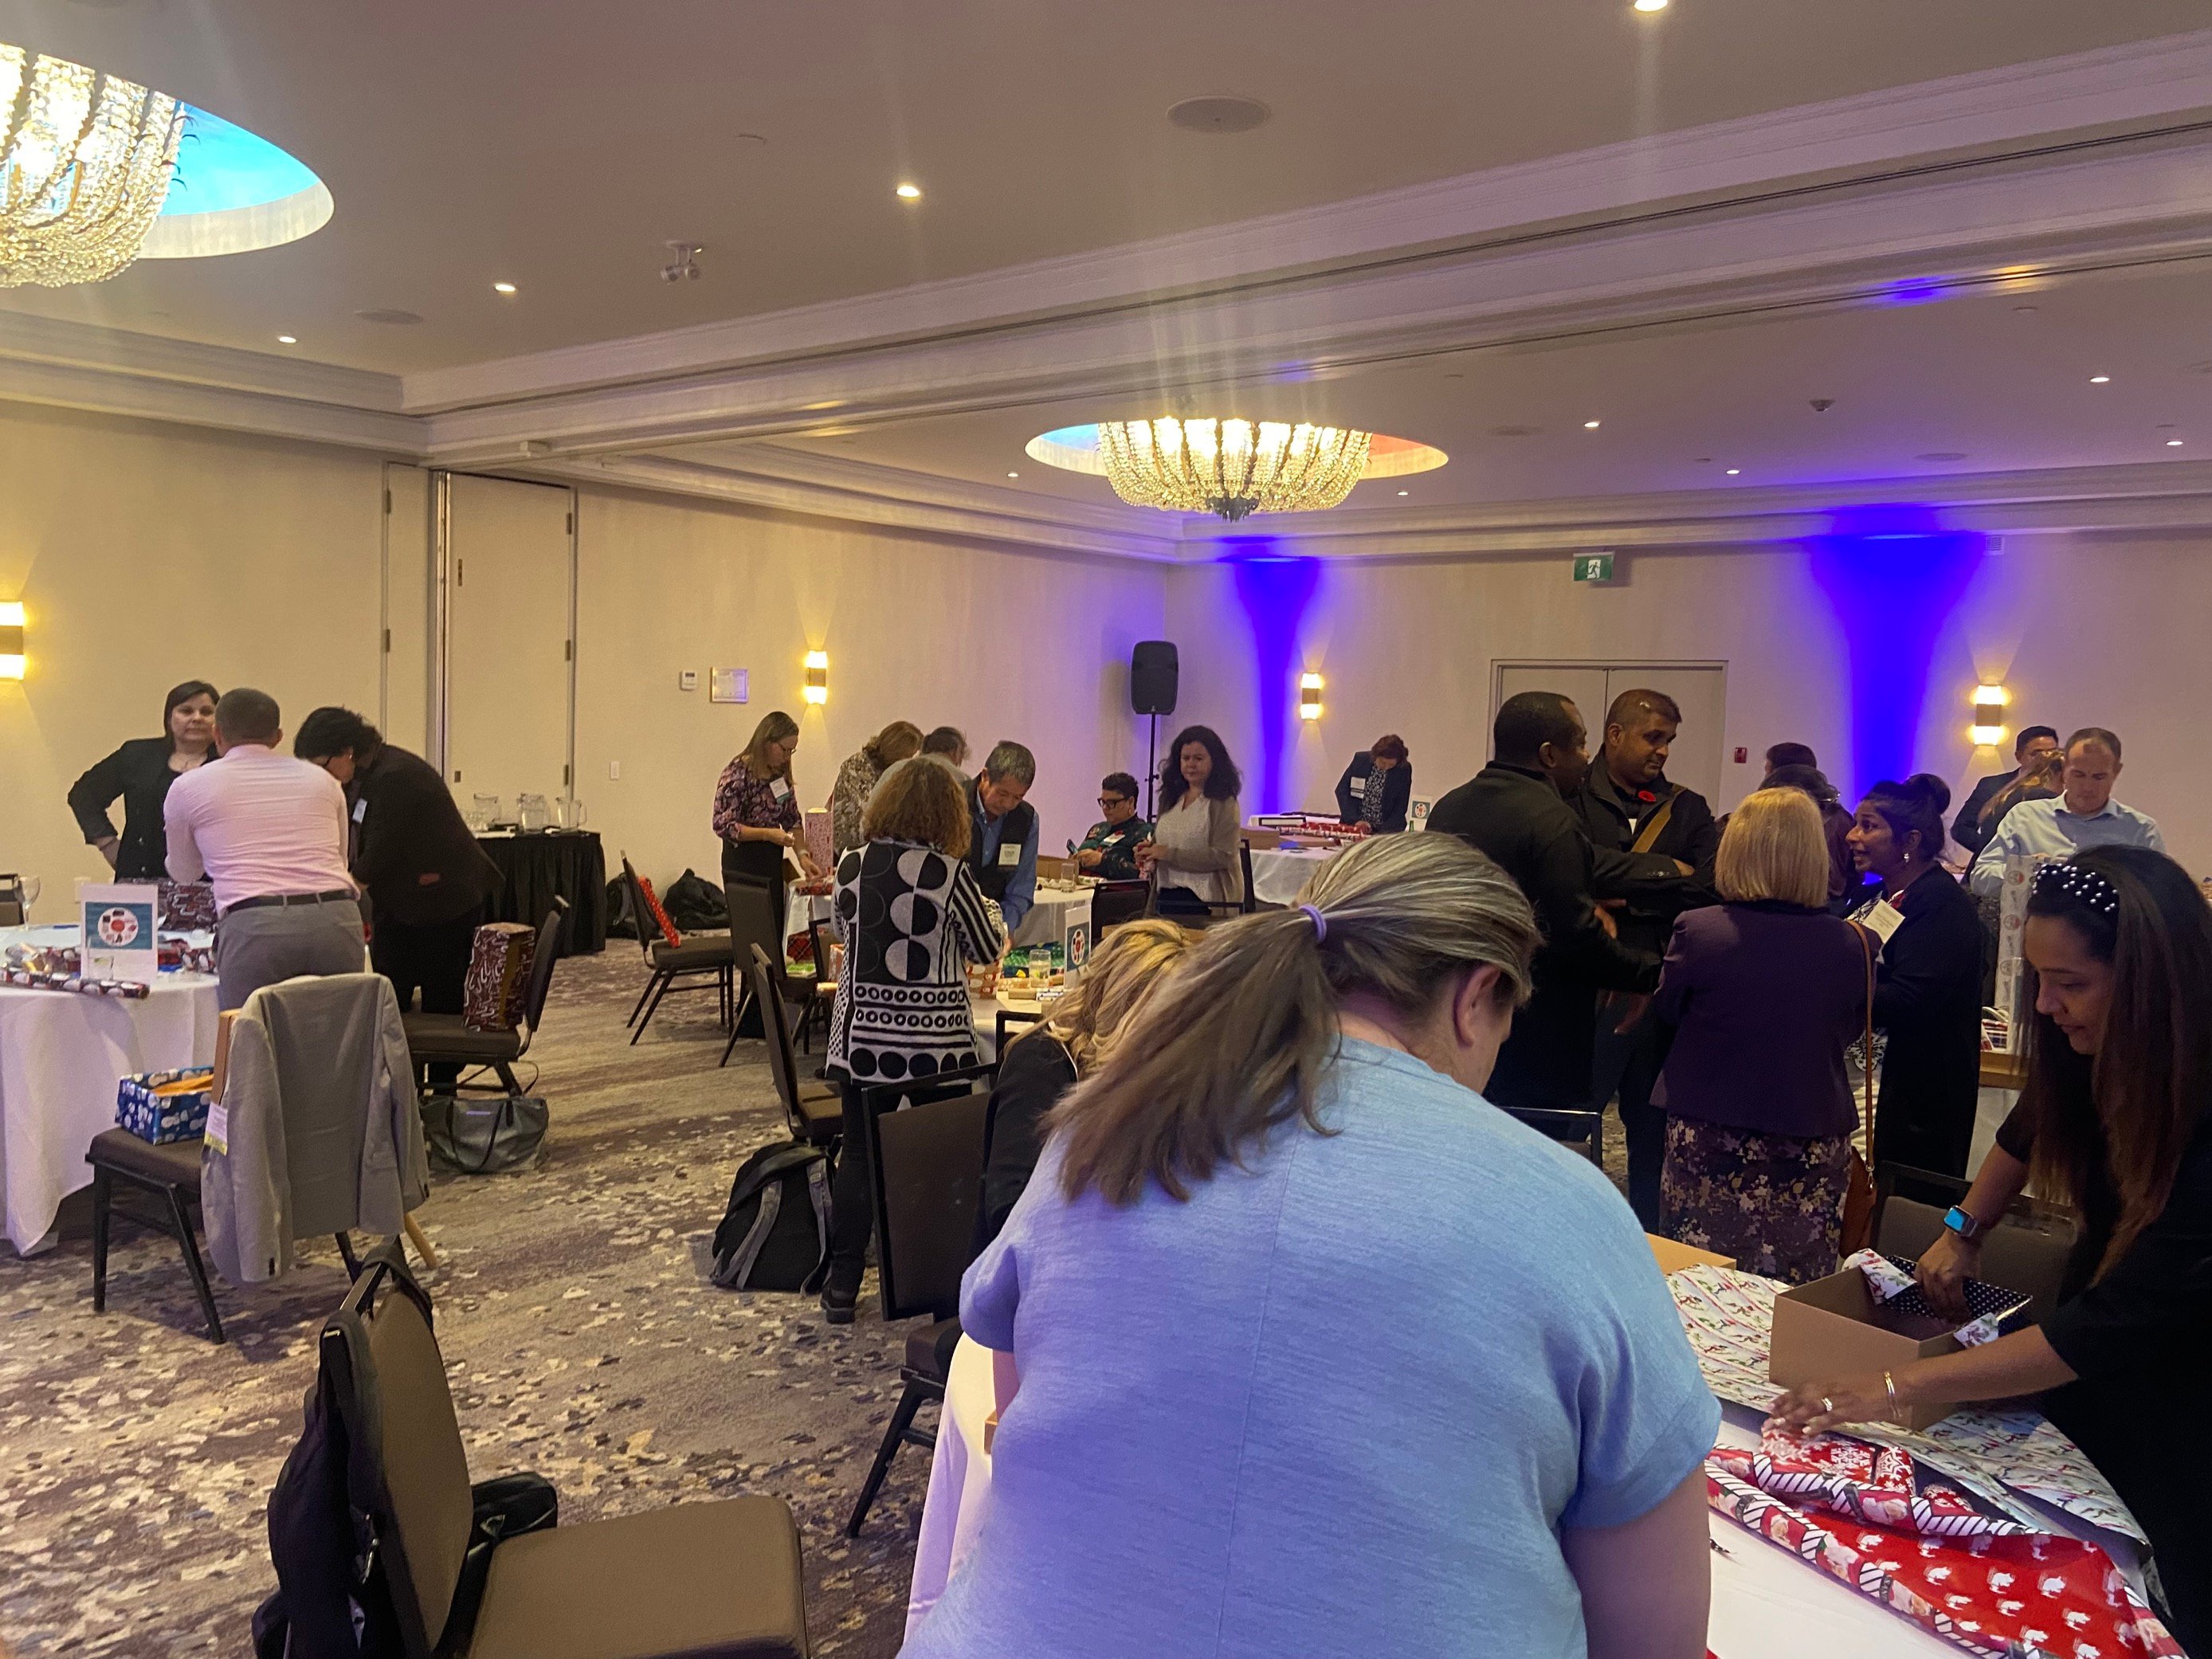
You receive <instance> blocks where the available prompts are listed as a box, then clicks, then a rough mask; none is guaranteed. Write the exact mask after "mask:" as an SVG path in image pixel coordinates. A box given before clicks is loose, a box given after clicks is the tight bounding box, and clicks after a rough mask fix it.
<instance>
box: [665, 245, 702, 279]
mask: <svg viewBox="0 0 2212 1659" xmlns="http://www.w3.org/2000/svg"><path fill="white" fill-rule="evenodd" d="M663 246H665V247H666V248H667V249H668V251H669V252H671V254H673V255H674V256H675V258H671V260H670V261H669V262H668V263H667V264H665V265H663V266H661V268H660V280H661V281H662V282H664V283H680V282H682V281H684V279H685V278H686V277H689V278H690V280H691V281H693V282H695V283H696V282H697V281H698V280H699V256H700V255H701V254H702V253H704V252H706V251H707V245H706V244H705V243H704V242H668V243H665V244H664V245H663Z"/></svg>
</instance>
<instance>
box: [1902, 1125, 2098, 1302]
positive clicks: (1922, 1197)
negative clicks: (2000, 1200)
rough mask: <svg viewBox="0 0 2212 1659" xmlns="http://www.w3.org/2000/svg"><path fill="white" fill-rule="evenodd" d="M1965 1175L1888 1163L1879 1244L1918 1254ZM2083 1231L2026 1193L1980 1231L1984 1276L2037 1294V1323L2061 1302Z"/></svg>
mask: <svg viewBox="0 0 2212 1659" xmlns="http://www.w3.org/2000/svg"><path fill="white" fill-rule="evenodd" d="M1968 1184H1969V1183H1967V1182H1964V1181H1961V1180H1960V1179H1959V1178H1958V1177H1957V1176H1948V1175H1939V1174H1937V1173H1936V1171H1934V1170H1916V1169H1913V1168H1911V1166H1909V1165H1907V1164H1883V1165H1882V1166H1881V1169H1880V1170H1878V1171H1877V1173H1876V1176H1875V1212H1874V1247H1875V1249H1878V1250H1880V1251H1881V1253H1882V1254H1883V1255H1897V1256H1905V1257H1908V1258H1916V1259H1917V1257H1918V1256H1919V1255H1920V1254H1921V1252H1922V1251H1923V1250H1925V1249H1927V1248H1928V1247H1929V1245H1930V1244H1932V1243H1935V1242H1936V1240H1937V1239H1938V1238H1941V1237H1942V1236H1943V1217H1944V1215H1945V1214H1946V1213H1947V1212H1948V1211H1949V1210H1950V1208H1951V1206H1953V1205H1954V1204H1957V1203H1960V1202H1961V1201H1962V1200H1964V1199H1965V1198H1966V1189H1967V1187H1968ZM2079 1238H2080V1232H2079V1223H2078V1220H2077V1218H2075V1213H2074V1212H2073V1211H2072V1210H2071V1209H2069V1208H2068V1207H2067V1206H2065V1205H2063V1204H2054V1203H2052V1202H2051V1201H2049V1200H2045V1199H2037V1198H2030V1197H2027V1196H2026V1195H2025V1194H2023V1195H2022V1196H2021V1197H2019V1198H2015V1200H2013V1201H2012V1202H2011V1204H2010V1205H2008V1206H2007V1207H2006V1209H2005V1212H2004V1214H2003V1215H2002V1216H2001V1217H2000V1218H1998V1220H1997V1224H1996V1225H1995V1226H1994V1227H1991V1228H1990V1230H1989V1231H1987V1232H1985V1233H1984V1234H1983V1235H1982V1256H1981V1262H1980V1266H1979V1267H1978V1273H1979V1276H1980V1277H1981V1278H1982V1279H1985V1280H1987V1281H1988V1282H1989V1283H1990V1284H1992V1285H2003V1286H2004V1288H2005V1289H2007V1290H2008V1291H2020V1292H2021V1294H2022V1295H2024V1296H2027V1297H2030V1298H2032V1299H2031V1300H2030V1302H2029V1304H2028V1317H2029V1318H2030V1319H2031V1320H2033V1321H2034V1322H2036V1323H2037V1324H2041V1323H2042V1322H2043V1321H2045V1319H2048V1318H2049V1317H2050V1316H2051V1311H2052V1310H2053V1309H2055V1308H2057V1305H2058V1291H2059V1287H2060V1285H2063V1283H2064V1281H2065V1278H2066V1267H2067V1264H2068V1262H2069V1261H2070V1260H2071V1258H2072V1256H2073V1254H2074V1247H2075V1243H2076V1242H2077V1241H2078V1240H2079Z"/></svg>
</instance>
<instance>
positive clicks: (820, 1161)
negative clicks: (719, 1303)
mask: <svg viewBox="0 0 2212 1659" xmlns="http://www.w3.org/2000/svg"><path fill="white" fill-rule="evenodd" d="M828 1254H829V1156H828V1154H827V1153H825V1152H823V1151H822V1150H821V1148H819V1147H817V1146H799V1144H798V1143H797V1142H795V1141H785V1142H782V1143H780V1144H778V1145H776V1146H763V1147H762V1148H761V1149H760V1151H758V1152H755V1153H754V1154H753V1155H752V1156H751V1157H750V1158H747V1159H746V1160H745V1161H744V1163H743V1164H739V1165H738V1174H737V1179H736V1180H734V1181H732V1182H731V1183H730V1203H729V1207H728V1208H727V1209H726V1210H725V1211H724V1212H723V1213H722V1225H720V1226H719V1227H717V1228H715V1229H714V1274H713V1277H714V1283H716V1284H717V1285H720V1286H721V1287H722V1288H723V1289H724V1290H726V1291H795V1290H798V1289H799V1288H800V1287H801V1286H802V1285H805V1282H806V1279H807V1278H808V1276H809V1275H810V1274H811V1273H813V1271H814V1269H815V1268H816V1267H817V1266H819V1265H820V1263H821V1261H822V1259H823V1256H825V1255H828Z"/></svg>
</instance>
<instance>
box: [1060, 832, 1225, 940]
mask: <svg viewBox="0 0 2212 1659" xmlns="http://www.w3.org/2000/svg"><path fill="white" fill-rule="evenodd" d="M1237 864H1238V866H1239V868H1240V869H1241V871H1242V872H1243V877H1244V896H1243V897H1242V898H1233V899H1200V900H1199V903H1200V905H1202V906H1203V907H1204V908H1205V910H1206V915H1205V918H1204V920H1202V921H1201V920H1200V919H1199V918H1197V917H1196V916H1190V915H1174V914H1172V913H1170V912H1165V911H1162V910H1160V909H1159V908H1158V905H1157V904H1155V905H1154V907H1153V914H1155V915H1168V916H1169V919H1170V920H1171V921H1180V922H1183V923H1185V924H1186V925H1192V924H1194V925H1196V926H1198V927H1206V926H1208V925H1209V924H1211V923H1213V922H1217V921H1228V920H1229V919H1230V918H1231V917H1232V916H1249V915H1252V914H1253V913H1254V912H1255V911H1256V910H1257V909H1259V908H1260V900H1259V896H1258V895H1257V894H1255V893H1254V892H1253V890H1252V843H1251V841H1250V840H1249V838H1248V837H1246V836H1238V837H1237ZM1091 914H1092V915H1094V916H1095V915H1097V908H1096V901H1095V900H1094V901H1093V908H1092V911H1091Z"/></svg>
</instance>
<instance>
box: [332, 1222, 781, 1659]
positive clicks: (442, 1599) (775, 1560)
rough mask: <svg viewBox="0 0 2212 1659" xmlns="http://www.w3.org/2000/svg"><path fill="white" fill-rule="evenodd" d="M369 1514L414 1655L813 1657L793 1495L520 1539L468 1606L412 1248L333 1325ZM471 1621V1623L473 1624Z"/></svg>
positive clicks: (353, 1487)
mask: <svg viewBox="0 0 2212 1659" xmlns="http://www.w3.org/2000/svg"><path fill="white" fill-rule="evenodd" d="M322 1343H323V1359H324V1364H325V1365H327V1366H335V1367H336V1368H337V1373H338V1376H339V1378H340V1382H339V1384H338V1388H337V1398H338V1401H339V1402H340V1403H339V1410H340V1413H341V1416H342V1419H343V1423H344V1426H345V1431H346V1434H347V1437H348V1442H349V1449H350V1461H349V1471H350V1473H349V1488H350V1490H349V1493H348V1499H349V1504H350V1505H351V1506H352V1507H353V1508H355V1509H356V1510H360V1511H362V1513H364V1514H366V1515H367V1516H368V1522H369V1525H370V1527H371V1528H372V1529H373V1531H372V1535H373V1536H374V1539H375V1541H376V1555H377V1559H378V1563H379V1565H380V1567H381V1569H382V1571H383V1575H384V1580H385V1583H386V1586H387V1587H388V1589H389V1590H390V1593H391V1601H392V1610H393V1613H394V1615H395V1618H394V1622H395V1624H396V1625H397V1626H398V1636H399V1641H400V1648H401V1650H402V1651H403V1652H404V1654H405V1655H406V1656H407V1659H434V1656H435V1659H677V1656H682V1659H740V1656H742V1659H804V1656H805V1654H806V1653H807V1651H808V1647H807V1640H806V1609H805V1588H804V1581H803V1578H802V1576H801V1571H800V1560H799V1529H798V1528H797V1526H796V1525H795V1524H794V1523H793V1520H792V1514H791V1510H790V1507H789V1505H787V1504H785V1503H784V1502H783V1501H782V1500H781V1498H723V1499H720V1500H718V1501H715V1502H712V1503H703V1504H675V1505H673V1506H671V1507H669V1508H666V1509H659V1510H647V1511H645V1512H643V1513H641V1514H637V1515H626V1516H618V1517H617V1518H615V1519H613V1520H608V1521H592V1522H583V1523H581V1524H580V1525H574V1526H554V1527H548V1528H544V1529H542V1530H538V1531H534V1532H522V1533H518V1534H515V1535H514V1536H513V1537H510V1538H506V1539H503V1540H501V1541H499V1542H498V1543H497V1544H496V1546H495V1547H494V1548H493V1549H492V1552H491V1556H490V1561H489V1570H488V1571H486V1572H485V1574H484V1577H483V1591H482V1595H480V1596H479V1597H477V1599H476V1600H475V1602H474V1605H473V1607H471V1606H470V1605H469V1604H468V1601H466V1599H465V1598H464V1599H462V1600H461V1601H459V1602H457V1601H456V1592H457V1590H459V1589H461V1587H462V1583H463V1568H464V1563H465V1558H466V1554H467V1550H468V1546H469V1542H470V1538H471V1527H472V1522H473V1518H474V1512H473V1504H472V1500H471V1492H470V1485H469V1465H468V1455H467V1453H466V1452H465V1450H464V1449H463V1448H462V1445H461V1434H460V1425H459V1420H458V1419H456V1417H455V1415H454V1413H453V1391H452V1389H451V1388H450V1387H449V1386H448V1385H447V1381H446V1366H445V1361H444V1358H442V1357H441V1354H440V1353H439V1352H438V1342H437V1338H436V1336H435V1334H434V1333H433V1332H432V1329H431V1324H430V1300H429V1297H428V1296H426V1295H425V1294H424V1293H423V1291H422V1287H421V1286H420V1285H417V1284H416V1282H415V1280H414V1279H413V1278H412V1277H411V1276H410V1274H409V1273H408V1272H407V1269H406V1267H405V1264H404V1262H403V1261H401V1260H400V1258H399V1255H398V1249H397V1247H396V1244H395V1245H392V1246H387V1247H386V1248H385V1249H382V1250H380V1251H378V1252H377V1253H376V1254H375V1255H373V1256H372V1257H371V1258H370V1259H369V1261H368V1267H367V1268H366V1270H365V1271H364V1272H363V1273H362V1276H361V1278H360V1279H358V1280H357V1281H356V1283H355V1285H354V1287H353V1290H352V1291H351V1293H350V1294H349V1295H348V1296H347V1297H346V1299H345V1302H344V1304H343V1306H341V1307H340V1308H339V1310H338V1311H337V1315H336V1316H334V1317H333V1318H332V1319H331V1322H329V1324H327V1325H326V1326H325V1327H324V1329H323V1335H322ZM464 1626H465V1627H464Z"/></svg>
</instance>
